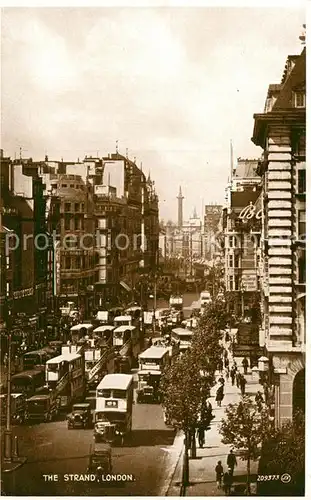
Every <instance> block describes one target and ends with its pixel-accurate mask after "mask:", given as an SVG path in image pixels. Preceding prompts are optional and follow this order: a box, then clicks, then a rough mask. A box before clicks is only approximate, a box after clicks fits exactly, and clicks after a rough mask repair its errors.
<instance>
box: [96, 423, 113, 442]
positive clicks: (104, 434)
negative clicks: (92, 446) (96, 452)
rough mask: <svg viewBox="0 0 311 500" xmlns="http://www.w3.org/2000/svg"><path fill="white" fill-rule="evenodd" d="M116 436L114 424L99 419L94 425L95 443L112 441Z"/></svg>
mask: <svg viewBox="0 0 311 500" xmlns="http://www.w3.org/2000/svg"><path fill="white" fill-rule="evenodd" d="M115 438H116V424H111V423H109V422H106V421H101V420H99V421H98V422H96V423H95V426H94V439H95V443H99V442H101V441H103V442H105V443H113V442H114V440H115Z"/></svg>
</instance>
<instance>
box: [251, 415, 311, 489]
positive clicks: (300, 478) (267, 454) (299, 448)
mask: <svg viewBox="0 0 311 500" xmlns="http://www.w3.org/2000/svg"><path fill="white" fill-rule="evenodd" d="M258 473H259V474H260V475H271V474H273V475H275V476H279V478H280V479H279V480H278V481H273V482H271V481H270V482H262V484H261V482H260V483H258V494H260V495H261V494H263V495H274V494H275V493H277V494H278V495H279V496H304V488H305V416H304V414H303V413H302V412H297V413H296V414H295V416H294V418H293V420H292V421H287V422H285V423H284V424H283V425H282V426H281V427H280V428H277V429H275V430H274V431H273V432H272V433H271V435H270V436H269V437H268V439H266V440H265V442H264V444H263V448H262V453H261V457H260V461H259V467H258ZM284 475H286V476H287V477H288V478H289V480H288V481H286V480H285V481H284V482H283V481H282V479H281V477H282V476H283V478H284ZM268 483H269V484H268Z"/></svg>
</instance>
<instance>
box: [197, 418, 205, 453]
mask: <svg viewBox="0 0 311 500" xmlns="http://www.w3.org/2000/svg"><path fill="white" fill-rule="evenodd" d="M197 436H198V441H199V446H200V448H203V446H204V443H205V432H204V425H203V422H200V423H199V427H198V430H197Z"/></svg>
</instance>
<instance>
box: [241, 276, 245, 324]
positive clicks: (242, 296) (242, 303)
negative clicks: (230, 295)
mask: <svg viewBox="0 0 311 500" xmlns="http://www.w3.org/2000/svg"><path fill="white" fill-rule="evenodd" d="M244 292H245V287H244V283H243V282H242V284H241V306H242V320H243V319H244Z"/></svg>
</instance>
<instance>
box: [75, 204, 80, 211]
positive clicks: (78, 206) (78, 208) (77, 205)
mask: <svg viewBox="0 0 311 500" xmlns="http://www.w3.org/2000/svg"><path fill="white" fill-rule="evenodd" d="M79 210H80V203H75V212H79Z"/></svg>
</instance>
